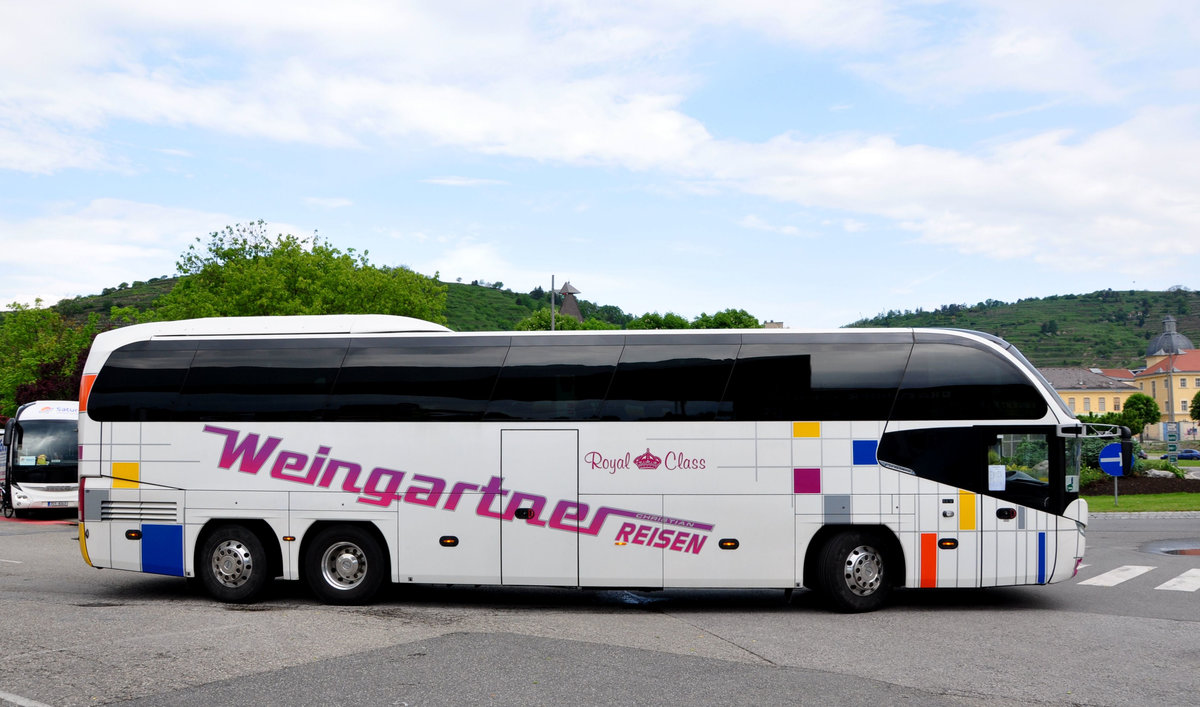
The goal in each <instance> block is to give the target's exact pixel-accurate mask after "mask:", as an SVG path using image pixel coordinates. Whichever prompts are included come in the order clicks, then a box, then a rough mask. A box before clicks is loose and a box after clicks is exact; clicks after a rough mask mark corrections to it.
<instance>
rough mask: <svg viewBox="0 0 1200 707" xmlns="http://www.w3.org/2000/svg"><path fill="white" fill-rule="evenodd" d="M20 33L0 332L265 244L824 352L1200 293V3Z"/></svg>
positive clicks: (13, 28) (342, 12)
mask: <svg viewBox="0 0 1200 707" xmlns="http://www.w3.org/2000/svg"><path fill="white" fill-rule="evenodd" d="M183 5H184V4H178V3H162V2H151V1H142V0H123V1H122V0H116V1H114V2H108V3H104V4H103V5H100V4H93V3H80V2H57V1H55V0H43V1H40V2H38V3H29V2H23V1H18V0H0V261H2V262H3V272H4V273H5V275H4V277H3V278H2V279H0V302H3V303H9V302H22V303H32V302H33V301H34V300H35V299H38V298H40V299H41V300H43V301H44V302H46V303H53V302H56V301H58V300H59V299H62V298H65V297H72V296H75V295H81V294H84V295H86V294H96V293H98V292H99V291H100V290H101V289H103V288H105V287H110V286H115V285H117V284H119V283H121V282H133V281H135V280H146V279H149V278H152V277H157V276H161V275H169V274H172V273H174V271H175V263H176V261H177V260H178V258H179V256H180V255H181V254H182V253H183V252H184V250H186V248H187V246H188V245H189V244H190V243H192V242H193V241H194V240H195V239H196V238H197V237H200V238H207V234H209V233H211V232H212V231H216V230H219V229H222V228H224V227H225V226H226V225H231V224H235V223H247V222H250V221H256V220H259V219H262V220H265V221H267V222H268V224H269V229H270V230H271V231H272V232H287V233H294V234H296V235H308V234H311V233H313V232H314V231H315V232H317V233H318V234H320V235H321V236H322V237H323V238H325V239H327V240H328V241H329V242H331V243H332V244H333V245H335V246H337V247H339V248H342V249H348V248H354V249H356V250H358V251H363V250H365V251H368V252H369V258H370V260H371V261H372V262H373V263H375V264H378V265H406V266H408V267H411V268H413V269H414V270H417V271H418V272H421V273H424V274H427V275H432V274H434V273H435V272H436V273H439V274H440V276H441V277H442V279H444V280H449V281H453V280H455V279H457V278H462V279H463V281H468V282H469V281H471V280H475V279H480V280H486V281H501V282H503V283H504V284H505V286H507V287H509V288H511V289H514V290H522V291H528V290H530V289H532V288H534V287H536V286H539V285H540V286H542V287H548V286H549V284H550V277H551V275H555V276H556V279H557V282H558V283H561V282H563V281H564V280H568V279H569V280H570V281H571V282H572V284H574V285H575V286H576V287H577V288H578V289H580V290H581V291H582V293H583V294H582V297H584V298H586V299H589V300H592V301H595V302H598V303H602V304H614V305H617V306H619V307H621V308H622V309H624V310H625V311H626V312H630V313H632V314H642V313H644V312H648V311H658V312H666V311H674V312H676V313H679V314H682V315H684V316H686V317H689V318H690V317H694V316H696V315H698V314H700V313H701V312H710V313H711V312H714V311H718V310H721V309H725V308H730V307H732V308H740V309H745V310H747V311H749V312H751V313H752V314H754V315H755V316H757V317H759V318H760V319H764V320H768V319H770V320H775V321H782V322H784V323H785V324H786V325H787V326H790V327H796V328H820V327H835V326H841V325H844V324H847V323H849V322H852V321H854V320H856V319H859V318H862V317H869V316H873V315H876V314H879V313H881V312H884V311H887V310H890V309H899V310H905V309H917V308H922V307H923V308H926V309H930V308H936V307H938V306H941V305H943V304H974V303H976V302H980V301H983V300H987V299H996V300H1004V301H1015V300H1017V299H1020V298H1025V297H1041V296H1046V295H1051V294H1067V293H1084V292H1091V291H1094V290H1099V289H1104V288H1109V287H1111V288H1113V289H1133V288H1136V289H1166V288H1168V287H1171V286H1174V285H1185V286H1189V287H1193V288H1196V287H1200V283H1197V282H1196V280H1195V277H1194V276H1193V272H1194V267H1195V263H1196V262H1197V261H1196V256H1197V255H1198V254H1200V3H1196V2H1193V1H1191V0H1179V1H1164V2H1154V1H1147V2H1138V3H1130V2H1127V1H1125V0H1111V1H1105V0H1093V1H1091V2H1086V3H1085V2H1052V3H1046V2H1044V0H1039V1H1026V0H995V1H992V0H980V1H977V2H949V1H947V2H939V1H937V0H894V1H893V0H860V1H858V2H850V1H847V0H841V1H829V2H818V1H807V0H739V1H738V2H729V3H725V2H708V3H694V2H684V1H682V0H643V1H642V2H623V1H622V0H606V2H602V3H601V2H585V1H582V0H539V1H536V2H534V1H529V2H522V1H515V2H490V1H480V2H446V1H445V0H443V1H440V2H408V3H405V2H384V1H379V2H344V3H329V2H294V1H289V2H275V1H273V0H263V1H262V2H255V3H244V2H226V1H224V0H216V1H214V2H208V3H204V4H202V5H196V6H183Z"/></svg>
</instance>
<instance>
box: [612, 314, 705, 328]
mask: <svg viewBox="0 0 1200 707" xmlns="http://www.w3.org/2000/svg"><path fill="white" fill-rule="evenodd" d="M690 326H691V325H690V324H688V320H686V319H684V318H683V317H681V316H679V315H678V314H675V313H674V312H667V313H666V314H659V313H658V312H647V313H646V314H643V315H642V316H640V317H638V318H637V319H634V320H632V321H630V322H629V323H628V324H627V325H625V328H627V329H687V328H689V327H690Z"/></svg>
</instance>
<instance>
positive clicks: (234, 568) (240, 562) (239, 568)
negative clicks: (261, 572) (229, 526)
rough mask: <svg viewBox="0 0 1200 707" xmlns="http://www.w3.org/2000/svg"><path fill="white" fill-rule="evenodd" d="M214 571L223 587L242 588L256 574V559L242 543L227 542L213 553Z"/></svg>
mask: <svg viewBox="0 0 1200 707" xmlns="http://www.w3.org/2000/svg"><path fill="white" fill-rule="evenodd" d="M212 570H213V576H214V577H216V579H217V581H218V582H220V583H221V585H222V586H226V587H240V586H242V585H243V584H245V583H246V582H247V580H249V579H250V575H251V574H252V573H253V572H254V558H253V557H252V556H251V555H250V551H249V550H248V549H247V548H246V546H245V545H243V544H242V543H240V542H238V541H236V540H226V541H225V542H223V543H221V544H220V545H218V546H217V548H216V550H214V551H213V555H212Z"/></svg>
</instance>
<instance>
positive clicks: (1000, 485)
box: [988, 464, 1006, 491]
mask: <svg viewBox="0 0 1200 707" xmlns="http://www.w3.org/2000/svg"><path fill="white" fill-rule="evenodd" d="M1005 475H1006V470H1005V468H1004V465H1003V464H988V491H1003V490H1004V477H1005Z"/></svg>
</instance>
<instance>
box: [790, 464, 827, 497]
mask: <svg viewBox="0 0 1200 707" xmlns="http://www.w3.org/2000/svg"><path fill="white" fill-rule="evenodd" d="M793 471H794V472H795V474H796V476H795V486H794V488H795V490H796V493H821V470H820V469H794V470H793Z"/></svg>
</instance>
